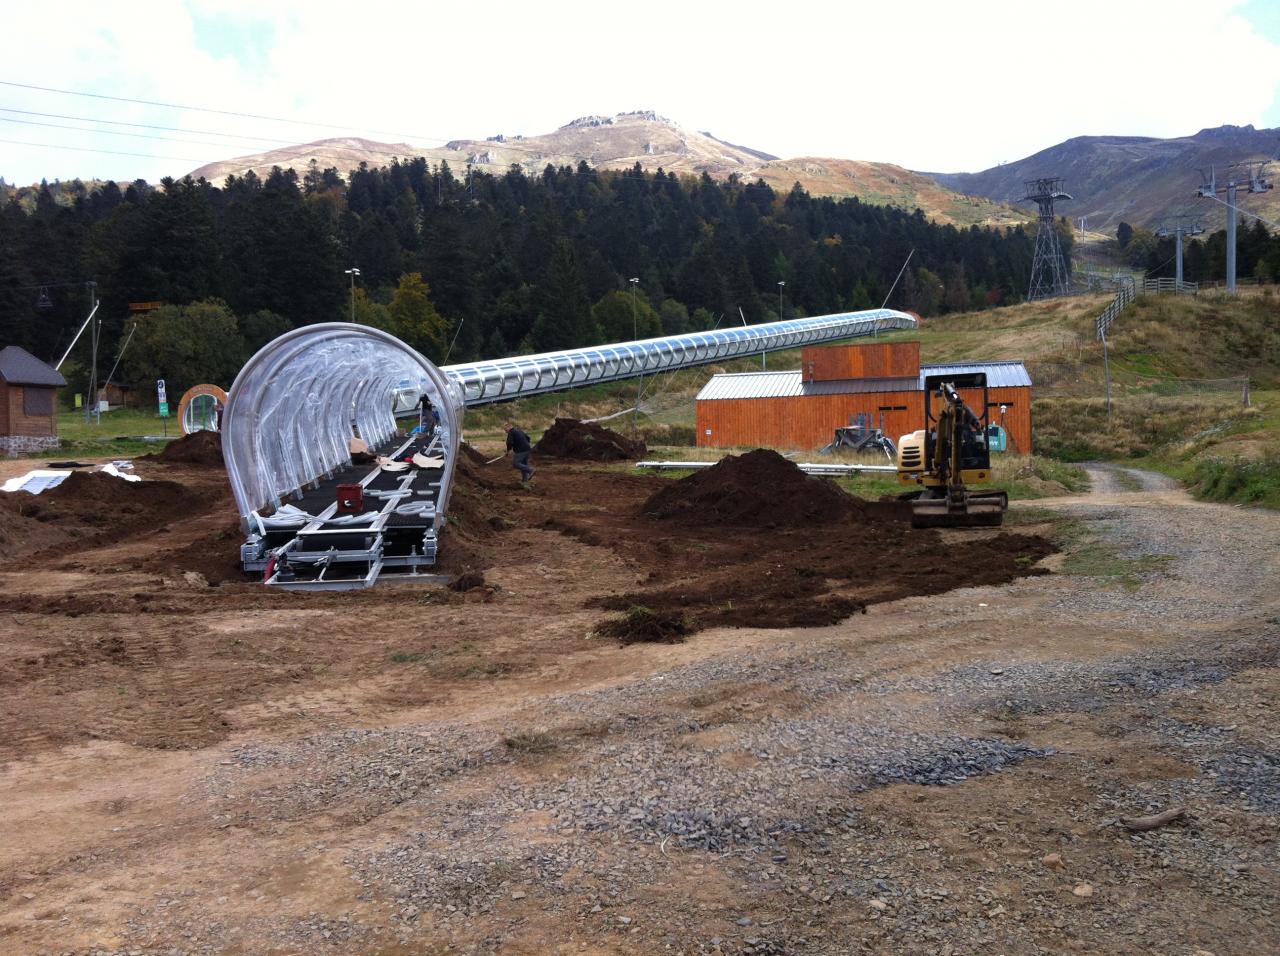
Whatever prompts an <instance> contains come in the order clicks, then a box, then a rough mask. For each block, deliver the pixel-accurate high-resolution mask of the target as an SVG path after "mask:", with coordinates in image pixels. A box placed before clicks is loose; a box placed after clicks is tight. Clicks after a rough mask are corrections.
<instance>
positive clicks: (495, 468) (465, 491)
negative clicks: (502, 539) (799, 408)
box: [440, 442, 515, 578]
mask: <svg viewBox="0 0 1280 956" xmlns="http://www.w3.org/2000/svg"><path fill="white" fill-rule="evenodd" d="M461 452H462V453H461V454H460V455H459V456H458V467H457V470H456V471H455V472H454V478H453V491H452V492H451V493H450V495H449V525H448V528H446V530H445V532H444V539H443V540H444V544H443V547H442V548H441V551H440V570H442V571H445V572H449V573H453V574H457V575H459V577H460V578H461V577H465V576H466V575H468V574H471V573H475V572H479V571H482V570H484V569H485V568H487V567H490V566H491V565H492V563H493V555H494V553H495V547H496V542H495V541H494V538H495V537H496V536H497V535H498V534H499V532H502V531H505V530H507V529H508V528H511V527H514V526H515V523H514V522H513V521H512V520H511V517H510V515H509V514H508V511H507V508H506V507H505V505H504V502H503V499H502V496H503V494H504V492H505V491H506V489H508V488H509V486H510V484H511V481H510V480H509V479H508V480H506V482H505V483H504V481H503V478H504V471H505V470H509V468H508V465H509V463H508V462H506V461H498V462H494V463H493V464H492V465H489V464H486V462H487V460H488V459H486V458H485V457H484V455H482V454H480V452H478V451H476V450H475V449H474V448H472V447H471V446H470V445H468V444H466V443H465V442H464V443H463V444H462V446H461Z"/></svg>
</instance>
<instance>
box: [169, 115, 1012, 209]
mask: <svg viewBox="0 0 1280 956" xmlns="http://www.w3.org/2000/svg"><path fill="white" fill-rule="evenodd" d="M393 158H399V159H401V160H412V159H416V158H423V159H425V160H427V161H428V162H429V163H433V164H438V163H441V162H448V163H449V165H450V166H451V167H453V168H454V169H459V168H460V167H464V166H468V165H469V166H473V167H476V168H479V169H482V170H485V171H487V172H491V173H495V174H501V173H505V172H506V171H507V170H508V169H510V168H511V167H512V166H518V167H520V168H521V169H523V170H524V171H525V173H526V174H528V175H537V174H540V173H541V172H542V170H543V169H544V168H545V167H546V166H547V165H554V166H564V165H569V166H576V165H577V164H578V163H579V162H582V161H586V162H587V163H589V164H590V165H592V166H595V167H596V168H598V169H630V168H632V167H634V166H635V165H636V164H637V163H638V164H639V165H640V166H641V167H642V168H644V169H646V170H649V171H654V170H657V169H659V168H661V169H663V170H664V171H665V172H667V173H676V174H683V175H694V176H700V175H702V174H703V173H706V174H708V175H710V176H712V177H713V178H715V179H725V178H727V177H728V176H730V175H738V176H740V177H743V178H748V177H750V178H752V179H754V178H757V177H759V178H761V179H763V180H765V182H767V183H769V185H770V186H772V187H773V188H774V189H775V190H778V191H781V192H786V191H789V190H790V189H791V187H792V185H793V184H794V183H795V182H797V181H798V182H800V183H801V185H802V186H803V187H804V188H805V189H806V190H808V191H809V193H810V194H811V195H815V196H834V197H846V196H853V197H857V198H859V199H860V200H863V201H865V202H870V203H873V204H876V205H886V206H894V207H897V208H903V209H907V210H913V209H916V208H920V209H922V210H923V211H924V212H925V214H926V215H928V216H929V217H930V218H931V219H936V220H939V221H942V222H946V223H952V224H955V225H961V226H968V225H974V224H981V225H1013V224H1017V223H1020V222H1024V221H1026V219H1027V218H1028V217H1027V214H1026V213H1025V212H1023V211H1021V210H1018V209H1016V208H1013V207H1010V206H1007V205H1004V204H1001V203H996V202H991V201H989V200H987V199H982V198H975V197H971V196H963V195H958V194H956V193H955V192H953V191H952V190H951V189H949V188H946V187H943V186H941V185H939V184H938V183H937V182H936V181H934V180H933V179H931V178H930V177H928V176H921V175H920V174H918V173H913V172H911V171H910V170H907V169H905V168H903V167H901V166H896V165H894V164H891V163H877V162H870V161H861V160H844V159H826V158H818V157H797V158H793V159H782V158H779V157H777V156H775V155H773V154H772V153H769V152H766V151H764V150H761V149H756V148H753V147H748V146H741V145H738V144H736V143H731V142H729V141H728V140H723V139H720V138H719V137H717V136H714V135H713V134H711V133H709V132H704V131H694V130H689V129H685V128H684V127H682V126H680V124H678V123H676V122H674V121H673V120H671V119H669V118H667V117H665V116H662V115H661V114H659V113H657V112H654V111H652V110H636V111H633V112H629V113H616V114H614V115H613V116H603V115H595V114H588V115H584V116H579V117H577V118H576V119H573V120H571V121H570V122H568V123H566V124H564V125H563V126H561V127H559V128H558V129H556V130H553V131H552V132H550V133H546V134H542V135H538V136H529V135H523V134H506V133H497V134H495V135H492V136H488V137H486V138H484V139H453V140H449V141H447V142H446V143H445V144H444V145H443V146H439V147H431V148H424V147H415V146H410V145H409V144H407V143H381V142H378V141H375V140H369V139H364V138H361V137H331V138H327V139H322V140H316V141H314V142H312V143H304V144H300V145H298V146H290V147H284V148H281V149H276V150H267V151H264V152H260V153H254V154H249V155H245V156H240V157H236V158H233V159H228V160H223V161H219V162H214V163H208V164H206V165H204V166H201V167H199V168H198V169H195V170H193V171H192V172H191V173H190V174H189V175H191V176H192V177H194V178H200V177H204V178H205V179H207V180H209V181H211V182H219V181H221V180H222V179H224V178H225V177H227V176H229V175H236V176H241V175H244V174H245V173H246V172H248V171H249V170H250V169H252V170H253V171H254V172H255V173H256V174H257V175H259V176H263V175H266V174H267V173H269V172H270V170H271V169H272V167H274V166H280V167H281V168H287V167H289V168H293V169H295V170H297V171H298V172H300V173H301V172H305V171H306V169H307V167H308V166H309V164H310V163H311V161H312V160H314V161H315V162H316V163H317V164H318V165H319V166H320V168H321V169H324V168H328V167H333V168H335V169H337V170H338V171H339V172H341V173H343V174H347V173H349V172H350V171H351V170H352V169H355V168H357V167H358V166H359V165H360V163H361V162H365V163H368V164H369V165H371V166H385V165H388V164H389V163H390V162H391V161H392V159H393Z"/></svg>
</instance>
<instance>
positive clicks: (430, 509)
mask: <svg viewBox="0 0 1280 956" xmlns="http://www.w3.org/2000/svg"><path fill="white" fill-rule="evenodd" d="M915 324H916V322H915V319H914V318H913V317H912V316H910V315H908V314H906V313H904V312H896V311H894V310H892V309H873V310H869V311H865V312H844V313H839V314H835V315H823V316H816V317H813V318H807V319H793V320H789V321H785V322H771V323H767V324H764V325H754V326H742V327H738V328H728V329H718V330H715V331H711V332H695V333H691V334H689V335H672V336H666V337H663V338H656V339H643V340H640V341H637V342H623V343H619V344H617V345H606V346H599V347H596V348H587V349H567V350H565V351H561V352H547V353H543V354H540V355H527V356H521V357H518V358H507V359H498V360H495V361H491V362H471V363H467V364H463V365H449V366H445V367H443V368H439V367H437V366H436V365H434V364H433V363H432V362H431V361H429V360H428V359H427V358H425V357H424V356H422V355H420V354H419V353H418V352H416V351H414V350H413V349H411V348H410V347H409V346H407V345H405V344H404V343H403V342H401V341H400V340H399V339H397V338H395V337H394V336H392V335H389V334H388V333H386V332H382V331H380V330H378V329H374V328H370V327H368V326H363V325H354V324H349V323H344V322H335V323H325V324H321V325H311V326H304V327H303V328H300V329H294V330H293V331H291V332H288V333H286V334H285V335H282V336H280V338H278V339H276V340H275V341H273V342H271V343H269V344H268V345H266V346H265V347H264V348H263V349H262V350H261V351H259V352H258V354H257V355H255V356H254V357H253V358H251V359H250V360H249V361H248V363H246V365H245V367H244V368H243V369H242V370H241V371H240V374H239V375H238V376H237V377H236V381H235V383H234V384H233V385H232V387H231V391H230V393H229V395H228V398H227V406H226V410H225V412H224V414H223V422H222V445H223V455H224V458H225V459H226V464H227V474H228V477H229V478H230V482H231V490H232V492H233V494H234V495H235V498H236V504H237V506H238V508H239V511H240V516H241V520H242V522H243V525H244V527H245V529H246V532H247V533H248V540H247V541H246V543H245V545H244V546H243V547H242V549H241V556H242V560H243V563H244V565H245V567H246V569H254V570H260V569H263V568H265V567H267V566H268V564H269V563H270V562H271V559H272V558H273V557H275V558H279V557H280V556H281V555H283V556H285V557H286V559H287V558H288V556H289V555H292V556H293V557H294V561H295V563H296V562H297V561H299V560H301V561H303V562H304V563H305V562H306V561H310V562H311V563H312V564H313V565H322V567H320V572H318V574H317V582H318V580H319V578H324V579H325V586H326V587H333V586H342V585H335V583H334V581H335V579H334V578H333V577H332V576H330V575H329V569H330V568H331V567H332V566H334V565H336V564H339V563H340V564H344V565H353V566H361V567H364V568H366V569H367V573H362V574H360V575H356V576H355V577H352V578H351V579H350V583H349V584H347V585H346V586H351V587H364V586H368V585H370V584H372V583H374V581H375V580H376V579H377V576H378V574H379V573H380V569H382V568H384V567H386V568H388V569H389V568H390V567H391V566H393V565H395V566H401V567H405V568H408V569H409V571H410V572H412V573H418V570H419V569H420V568H421V567H423V566H425V565H429V564H431V563H432V562H434V560H435V553H436V547H437V537H438V532H439V529H440V528H441V527H442V526H443V524H444V520H445V515H446V512H447V509H448V503H449V492H450V489H451V487H452V484H453V473H454V467H455V465H456V463H457V455H458V445H459V442H460V440H461V434H462V431H461V426H462V413H463V410H464V408H465V407H466V406H471V405H484V404H488V403H491V402H502V401H510V400H512V399H515V398H523V397H526V396H529V395H538V394H542V393H544V392H554V391H561V390H564V389H570V388H578V387H580V386H583V385H592V384H596V383H599V382H610V381H617V380H620V379H626V378H632V377H635V376H640V375H652V374H656V373H659V372H667V371H672V370H675V369H679V368H689V367H693V366H697V365H706V364H709V363H713V362H723V361H727V360H729V359H734V358H743V357H747V356H752V355H760V354H762V353H766V352H772V351H777V350H780V349H788V348H796V347H799V346H802V345H814V344H819V343H822V342H833V341H838V340H840V339H847V338H853V337H856V336H863V335H871V334H873V333H875V332H880V331H888V330H891V329H906V328H914V327H915ZM406 391H407V392H409V393H410V394H416V395H421V396H422V397H424V398H425V399H426V400H427V401H429V402H430V404H431V405H432V406H433V407H434V408H435V409H436V411H437V412H438V413H439V416H440V424H439V427H438V428H437V429H435V432H434V434H433V435H432V436H431V440H430V464H429V465H427V464H425V461H426V459H424V463H423V464H422V465H414V466H412V467H416V468H429V470H430V472H431V475H430V481H429V483H428V487H424V488H423V489H422V490H421V491H420V492H414V494H421V495H422V496H423V500H422V502H421V504H420V505H419V506H416V507H415V509H414V511H415V513H414V515H412V516H406V515H405V514H404V513H403V512H398V514H399V517H398V518H397V519H396V522H395V523H396V524H397V525H398V526H400V537H399V549H400V550H402V551H403V550H405V549H407V553H406V554H404V555H399V556H398V559H397V560H396V561H390V560H384V559H387V558H389V555H388V554H387V547H388V545H387V539H386V537H385V536H384V535H381V534H377V533H375V532H376V528H374V527H373V525H372V524H371V525H370V526H369V527H370V529H371V531H370V532H368V533H363V534H358V533H353V530H352V528H350V527H348V526H347V524H349V523H350V522H353V521H359V520H361V519H360V518H359V515H360V514H362V513H363V514H367V515H369V518H368V520H369V521H371V522H374V523H375V524H376V523H377V522H378V521H379V519H378V518H377V517H376V516H374V515H373V512H374V511H378V512H379V513H381V514H382V515H383V518H385V517H386V514H385V512H386V507H385V503H383V502H381V501H379V500H378V499H377V498H376V497H372V500H370V501H369V502H368V504H366V505H364V506H363V508H364V511H363V512H361V511H358V510H357V511H355V512H353V513H350V514H347V515H345V516H344V517H343V519H342V520H343V521H344V522H346V523H344V524H343V525H342V526H341V527H334V528H329V527H326V526H323V525H316V524H315V523H314V522H313V523H308V524H307V525H306V534H307V539H308V540H307V541H301V540H297V541H294V540H291V541H290V542H287V543H285V544H281V543H280V539H281V535H280V534H279V533H278V531H277V533H274V534H267V533H266V532H265V531H264V530H263V529H264V524H263V516H264V515H266V514H269V513H273V512H275V511H276V509H278V508H280V507H281V506H282V505H283V504H285V503H287V502H290V501H294V502H296V501H299V500H302V499H303V498H304V497H306V496H307V495H308V494H310V496H311V498H312V499H314V498H315V497H316V492H317V491H318V490H319V489H321V488H322V486H331V485H335V484H337V483H339V482H341V483H358V484H364V485H368V484H369V483H370V481H371V480H372V479H373V478H374V475H373V473H372V472H370V473H368V474H364V473H363V472H358V471H357V469H356V468H355V466H353V464H352V461H351V455H350V452H349V447H350V446H349V443H350V440H351V438H352V437H353V436H354V435H358V436H359V437H360V438H362V439H364V441H366V442H367V443H368V445H369V446H370V447H371V448H377V447H387V446H389V445H390V443H391V442H392V440H393V438H394V436H395V435H396V421H395V415H394V405H395V401H396V398H397V396H398V395H403V394H404V393H405V392H406ZM362 474H363V477H361V475H362ZM378 480H379V481H380V480H381V479H378ZM407 492H408V489H407V488H406V489H404V490H403V492H398V493H401V494H403V493H407ZM328 493H329V492H327V491H326V492H325V494H328ZM406 519H408V520H406ZM325 520H328V521H331V522H332V521H333V516H332V515H330V516H329V518H327V519H325ZM278 523H279V522H277V524H278ZM334 523H336V522H334ZM383 523H384V524H385V523H386V522H385V521H383ZM379 527H380V525H379ZM339 532H341V533H339ZM325 535H330V536H331V538H332V540H334V541H338V542H340V543H341V544H342V545H352V544H353V543H355V546H354V547H337V546H335V547H332V548H328V549H324V550H317V547H318V546H317V544H316V542H317V541H324V540H326V538H325ZM301 537H302V535H299V536H298V538H299V539H301ZM361 542H363V543H361ZM304 545H305V546H304ZM357 552H358V553H357ZM297 573H298V572H297V570H296V569H294V570H293V571H292V574H293V575H294V576H295V577H296V575H297ZM304 577H307V576H306V575H304ZM344 580H346V579H344ZM275 583H283V582H282V580H281V579H280V578H279V577H278V576H277V579H276V580H275ZM304 583H305V582H304Z"/></svg>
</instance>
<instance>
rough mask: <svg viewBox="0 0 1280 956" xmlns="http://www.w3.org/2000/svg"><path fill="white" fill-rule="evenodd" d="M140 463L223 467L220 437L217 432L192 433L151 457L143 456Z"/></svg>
mask: <svg viewBox="0 0 1280 956" xmlns="http://www.w3.org/2000/svg"><path fill="white" fill-rule="evenodd" d="M140 460H141V461H162V462H164V463H165V464H168V465H207V466H211V467H212V466H215V465H216V466H217V467H219V468H221V467H223V465H224V464H225V462H224V461H223V458H222V436H221V435H219V434H218V433H217V432H192V433H191V434H190V435H183V436H182V437H181V438H179V439H177V440H175V441H171V442H169V444H167V445H165V446H164V448H163V449H162V450H161V451H159V452H158V453H156V454H153V455H143V456H142V458H141V459H140Z"/></svg>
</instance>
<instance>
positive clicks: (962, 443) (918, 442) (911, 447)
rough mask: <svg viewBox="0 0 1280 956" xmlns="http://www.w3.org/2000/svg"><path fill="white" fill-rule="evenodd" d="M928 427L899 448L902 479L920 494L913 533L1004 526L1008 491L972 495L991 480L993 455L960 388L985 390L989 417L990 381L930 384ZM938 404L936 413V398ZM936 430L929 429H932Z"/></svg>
mask: <svg viewBox="0 0 1280 956" xmlns="http://www.w3.org/2000/svg"><path fill="white" fill-rule="evenodd" d="M925 387H926V392H925V425H926V427H925V428H924V429H922V430H920V431H917V432H913V433H912V434H910V435H904V436H903V437H902V439H901V440H900V441H899V443H898V448H899V451H898V478H899V481H901V482H903V483H904V484H911V485H915V486H916V487H917V490H916V491H915V492H914V493H913V494H912V495H911V525H912V527H914V528H976V527H993V526H998V525H1000V524H1001V523H1003V521H1004V512H1005V510H1006V509H1007V508H1008V507H1009V497H1008V495H1007V494H1006V493H1005V492H1003V491H986V492H977V491H971V490H970V488H969V484H970V483H978V482H986V481H989V480H990V477H991V455H990V449H989V448H988V447H987V434H986V428H985V427H984V423H983V419H982V418H980V417H979V416H977V415H975V414H974V412H973V410H972V409H970V408H969V407H968V406H967V405H966V404H965V402H964V399H963V398H961V396H960V392H959V389H960V388H978V387H980V388H982V390H983V414H984V416H985V414H986V405H987V402H986V376H985V375H982V374H981V373H974V374H971V375H965V376H950V377H948V380H946V381H941V380H938V381H934V380H933V377H930V378H928V379H926V382H925ZM935 398H936V399H937V401H938V410H937V414H936V415H935V414H934V413H933V404H934V399H935ZM930 425H931V426H932V427H929V426H930Z"/></svg>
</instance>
